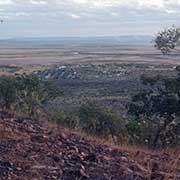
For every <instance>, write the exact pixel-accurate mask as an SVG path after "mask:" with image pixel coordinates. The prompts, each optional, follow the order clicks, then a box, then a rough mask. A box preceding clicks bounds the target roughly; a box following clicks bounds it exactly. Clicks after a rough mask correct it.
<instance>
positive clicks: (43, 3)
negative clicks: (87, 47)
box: [0, 0, 180, 38]
mask: <svg viewBox="0 0 180 180" xmlns="http://www.w3.org/2000/svg"><path fill="white" fill-rule="evenodd" d="M0 19H3V20H4V23H2V24H0V38H12V37H64V36H68V37H69V36H78V37H79V36H83V37H90V36H123V35H154V34H156V33H157V32H158V31H159V30H161V29H163V28H166V27H169V26H171V25H173V24H174V25H176V26H179V25H180V21H179V19H180V0H0Z"/></svg>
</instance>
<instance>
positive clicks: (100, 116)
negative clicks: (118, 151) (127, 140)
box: [79, 102, 125, 139]
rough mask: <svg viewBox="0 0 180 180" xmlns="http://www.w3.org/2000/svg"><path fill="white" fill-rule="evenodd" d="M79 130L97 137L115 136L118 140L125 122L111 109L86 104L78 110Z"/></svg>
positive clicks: (94, 104)
mask: <svg viewBox="0 0 180 180" xmlns="http://www.w3.org/2000/svg"><path fill="white" fill-rule="evenodd" d="M79 120H80V122H79V123H80V128H81V129H82V130H83V131H85V132H87V133H89V134H94V135H97V136H102V137H108V136H111V137H112V138H114V137H115V136H116V137H118V139H120V137H122V134H123V133H124V130H125V128H124V126H125V122H124V121H123V120H122V119H120V118H119V116H117V115H116V114H115V113H114V112H113V111H112V110H111V109H109V108H107V107H105V106H100V105H98V104H96V103H91V102H89V103H87V104H84V105H82V106H81V107H80V109H79Z"/></svg>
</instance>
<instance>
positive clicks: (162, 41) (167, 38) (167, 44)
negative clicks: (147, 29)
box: [154, 26, 180, 55]
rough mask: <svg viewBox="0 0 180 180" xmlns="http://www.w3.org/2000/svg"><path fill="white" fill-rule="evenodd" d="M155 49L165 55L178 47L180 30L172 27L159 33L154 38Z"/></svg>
mask: <svg viewBox="0 0 180 180" xmlns="http://www.w3.org/2000/svg"><path fill="white" fill-rule="evenodd" d="M154 41H155V47H156V48H157V49H159V50H161V52H162V53H163V54H164V55H165V54H168V53H169V52H170V51H171V50H173V49H176V50H177V47H178V46H179V45H180V28H177V27H175V26H172V27H170V28H168V29H165V30H163V31H161V32H159V33H158V34H157V36H156V38H155V40H154Z"/></svg>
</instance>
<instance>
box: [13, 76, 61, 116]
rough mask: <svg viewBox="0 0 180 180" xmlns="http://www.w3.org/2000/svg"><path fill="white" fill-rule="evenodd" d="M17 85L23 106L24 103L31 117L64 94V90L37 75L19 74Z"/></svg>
mask: <svg viewBox="0 0 180 180" xmlns="http://www.w3.org/2000/svg"><path fill="white" fill-rule="evenodd" d="M16 87H17V89H18V98H19V99H20V100H21V101H20V102H21V107H22V105H23V106H24V107H25V108H26V109H27V111H28V112H29V115H30V116H31V117H35V114H36V113H37V111H38V110H42V109H43V105H44V104H45V103H47V102H48V101H50V100H53V99H55V98H56V97H58V96H60V95H61V94H62V90H61V89H60V88H59V87H57V86H56V85H55V84H53V83H50V82H47V81H42V80H41V79H40V78H39V77H38V76H36V75H26V74H24V75H21V76H17V77H16ZM43 110H44V109H43Z"/></svg>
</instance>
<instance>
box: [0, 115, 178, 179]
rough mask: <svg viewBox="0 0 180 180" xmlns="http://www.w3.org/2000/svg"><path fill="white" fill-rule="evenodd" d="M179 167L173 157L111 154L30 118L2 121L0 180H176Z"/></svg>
mask: <svg viewBox="0 0 180 180" xmlns="http://www.w3.org/2000/svg"><path fill="white" fill-rule="evenodd" d="M168 164H169V166H168ZM179 167H180V157H178V156H176V155H175V154H172V155H170V154H168V153H162V154H159V155H158V154H152V153H148V152H143V151H137V150H134V151H128V150H127V151H126V150H122V149H120V148H113V147H110V146H108V145H102V144H98V143H97V142H96V141H95V140H94V141H93V140H87V139H85V138H83V137H81V136H78V135H76V134H74V133H70V132H67V131H65V130H63V129H62V128H58V127H54V128H52V127H50V126H49V125H45V124H44V123H42V122H37V121H33V120H31V119H28V118H13V119H12V118H7V117H6V118H2V119H1V120H0V180H86V179H87V180H161V179H162V180H163V179H164V180H176V179H177V180H180V169H178V168H179Z"/></svg>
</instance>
